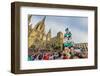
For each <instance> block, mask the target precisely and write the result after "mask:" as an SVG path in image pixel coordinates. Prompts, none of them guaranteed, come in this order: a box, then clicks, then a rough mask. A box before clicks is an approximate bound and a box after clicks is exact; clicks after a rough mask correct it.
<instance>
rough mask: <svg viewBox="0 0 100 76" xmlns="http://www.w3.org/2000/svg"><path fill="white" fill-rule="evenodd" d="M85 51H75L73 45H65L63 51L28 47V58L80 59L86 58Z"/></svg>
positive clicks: (30, 59)
mask: <svg viewBox="0 0 100 76" xmlns="http://www.w3.org/2000/svg"><path fill="white" fill-rule="evenodd" d="M87 57H88V52H87V51H84V50H83V51H77V49H74V48H73V47H70V48H68V47H65V48H64V50H63V51H57V50H53V51H52V50H45V49H39V48H38V49H34V50H32V49H29V51H28V60H29V61H32V60H57V59H80V58H87Z"/></svg>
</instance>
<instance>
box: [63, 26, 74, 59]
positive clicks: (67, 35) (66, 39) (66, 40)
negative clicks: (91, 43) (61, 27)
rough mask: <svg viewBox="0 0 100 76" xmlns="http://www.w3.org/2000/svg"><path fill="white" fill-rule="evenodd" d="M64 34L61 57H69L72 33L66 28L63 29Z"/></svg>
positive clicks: (71, 46)
mask: <svg viewBox="0 0 100 76" xmlns="http://www.w3.org/2000/svg"><path fill="white" fill-rule="evenodd" d="M65 32H66V33H65V34H64V51H63V55H64V56H63V59H69V58H71V53H70V52H71V51H70V49H71V48H73V42H72V33H71V31H69V29H68V28H66V29H65Z"/></svg>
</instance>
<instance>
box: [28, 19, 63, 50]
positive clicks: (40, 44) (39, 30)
mask: <svg viewBox="0 0 100 76" xmlns="http://www.w3.org/2000/svg"><path fill="white" fill-rule="evenodd" d="M30 19H31V18H30ZM45 19H46V17H44V18H43V19H42V20H41V21H39V22H38V23H37V24H36V25H35V26H34V27H33V28H32V24H31V23H29V24H28V47H29V48H49V49H54V48H60V49H62V45H63V33H62V32H58V33H57V36H55V37H52V35H51V29H49V31H48V33H47V34H46V32H45V26H46V25H45ZM28 21H30V20H28Z"/></svg>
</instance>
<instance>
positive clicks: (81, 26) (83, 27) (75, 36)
mask: <svg viewBox="0 0 100 76" xmlns="http://www.w3.org/2000/svg"><path fill="white" fill-rule="evenodd" d="M43 18H44V16H38V15H37V16H36V15H33V16H32V19H31V24H32V27H34V26H35V25H36V24H37V23H38V22H39V21H41V20H42V19H43ZM67 27H68V28H69V29H70V31H71V32H72V40H73V41H74V42H77V43H80V42H87V41H88V40H87V39H88V17H75V16H46V19H45V31H46V33H47V32H48V31H49V29H51V33H52V37H54V36H56V35H57V32H59V31H61V32H63V33H65V29H66V28H67Z"/></svg>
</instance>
